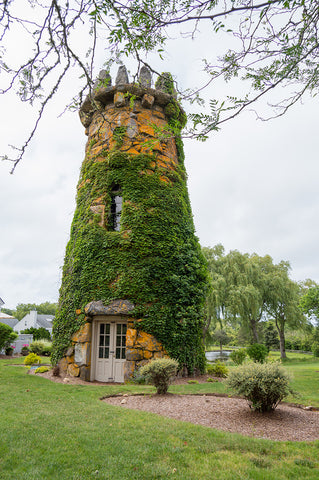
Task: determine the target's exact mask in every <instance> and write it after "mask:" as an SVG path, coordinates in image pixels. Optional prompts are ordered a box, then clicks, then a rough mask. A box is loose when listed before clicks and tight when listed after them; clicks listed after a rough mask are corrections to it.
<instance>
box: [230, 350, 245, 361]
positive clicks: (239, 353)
mask: <svg viewBox="0 0 319 480" xmlns="http://www.w3.org/2000/svg"><path fill="white" fill-rule="evenodd" d="M246 356H247V352H246V350H245V349H244V348H239V349H238V350H233V351H232V352H231V354H230V355H229V358H230V359H231V360H232V361H233V362H234V363H235V364H236V365H241V364H242V363H243V361H244V360H245V358H246Z"/></svg>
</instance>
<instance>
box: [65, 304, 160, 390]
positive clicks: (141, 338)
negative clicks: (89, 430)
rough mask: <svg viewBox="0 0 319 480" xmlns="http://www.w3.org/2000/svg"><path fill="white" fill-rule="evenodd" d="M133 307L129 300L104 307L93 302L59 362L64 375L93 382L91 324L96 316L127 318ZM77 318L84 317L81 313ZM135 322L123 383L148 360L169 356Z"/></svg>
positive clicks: (128, 337)
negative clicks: (84, 320)
mask: <svg viewBox="0 0 319 480" xmlns="http://www.w3.org/2000/svg"><path fill="white" fill-rule="evenodd" d="M133 308H134V306H133V305H132V304H131V303H130V302H128V301H127V300H117V301H114V302H112V303H111V304H110V305H106V306H104V305H103V303H102V302H101V301H99V302H90V303H89V304H88V305H87V306H86V308H85V313H86V314H87V315H88V316H87V317H86V323H84V325H82V327H81V328H80V329H79V330H78V331H77V332H76V333H75V334H74V335H73V336H72V339H71V346H70V347H69V349H68V351H67V352H66V354H65V356H64V357H63V358H62V360H61V361H60V363H59V366H60V370H61V372H62V373H63V374H64V375H69V376H71V377H80V378H81V379H82V380H86V381H90V376H91V365H92V359H91V354H92V342H93V339H92V321H93V320H94V316H95V315H105V318H106V319H107V315H112V316H114V315H121V316H123V315H127V314H128V313H129V311H130V310H132V309H133ZM77 313H78V315H80V314H81V311H80V310H79V311H78V312H77ZM136 323H138V322H136V320H135V319H133V318H128V322H127V327H128V328H127V333H126V362H125V366H124V381H129V380H130V379H131V378H132V376H133V374H134V372H135V371H136V370H138V368H140V367H141V366H142V365H145V363H147V362H148V361H150V360H152V359H156V358H163V357H164V356H167V353H166V352H165V350H164V349H163V347H162V345H161V344H160V343H159V342H158V341H157V340H156V338H155V337H154V336H153V335H150V334H148V333H145V332H142V331H140V330H138V329H137V328H136Z"/></svg>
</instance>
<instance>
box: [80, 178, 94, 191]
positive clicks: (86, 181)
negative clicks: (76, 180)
mask: <svg viewBox="0 0 319 480" xmlns="http://www.w3.org/2000/svg"><path fill="white" fill-rule="evenodd" d="M90 182H91V180H90V179H89V178H87V179H86V180H83V182H81V183H80V184H79V185H78V190H80V188H82V187H83V186H84V185H85V184H86V183H90Z"/></svg>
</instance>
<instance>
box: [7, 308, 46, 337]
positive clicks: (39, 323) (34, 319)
mask: <svg viewBox="0 0 319 480" xmlns="http://www.w3.org/2000/svg"><path fill="white" fill-rule="evenodd" d="M53 319H54V315H45V314H44V315H42V314H39V313H38V312H37V311H36V310H31V312H30V313H28V314H27V315H25V316H24V317H23V318H22V320H20V322H18V323H17V324H16V325H15V326H14V328H13V330H14V331H15V332H17V333H20V332H22V331H23V330H26V329H27V328H45V329H46V330H48V332H50V335H52V321H53Z"/></svg>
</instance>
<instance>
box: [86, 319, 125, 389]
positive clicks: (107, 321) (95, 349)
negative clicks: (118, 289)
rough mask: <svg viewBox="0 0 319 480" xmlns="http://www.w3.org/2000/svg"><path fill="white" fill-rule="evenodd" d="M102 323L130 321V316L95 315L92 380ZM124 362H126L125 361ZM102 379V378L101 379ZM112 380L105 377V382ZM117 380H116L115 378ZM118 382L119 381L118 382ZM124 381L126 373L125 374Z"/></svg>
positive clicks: (93, 324)
mask: <svg viewBox="0 0 319 480" xmlns="http://www.w3.org/2000/svg"><path fill="white" fill-rule="evenodd" d="M101 323H111V324H115V325H116V324H117V323H126V324H127V323H128V317H127V316H124V315H94V316H93V319H92V349H91V375H90V381H91V382H92V381H94V380H95V376H96V367H97V354H98V340H99V325H100V324H101ZM115 335H116V334H115ZM125 361H126V360H125ZM123 363H124V362H123ZM100 381H101V380H100ZM110 381H111V380H109V379H105V382H110ZM113 381H114V382H115V380H113ZM116 383H118V382H116ZM123 383H124V374H123Z"/></svg>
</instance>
